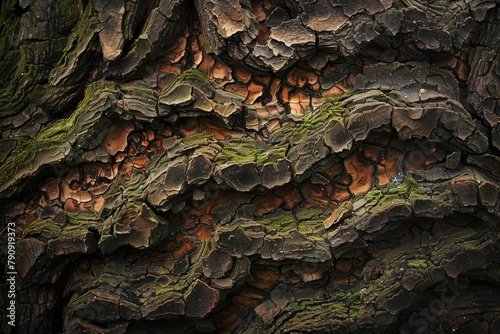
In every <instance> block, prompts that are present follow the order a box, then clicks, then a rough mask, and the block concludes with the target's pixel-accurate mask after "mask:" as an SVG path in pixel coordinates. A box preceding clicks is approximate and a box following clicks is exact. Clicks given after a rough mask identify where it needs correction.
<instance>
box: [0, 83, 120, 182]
mask: <svg viewBox="0 0 500 334" xmlns="http://www.w3.org/2000/svg"><path fill="white" fill-rule="evenodd" d="M116 91H117V90H116V88H115V85H114V84H113V83H104V82H99V83H95V84H92V85H90V86H89V88H88V93H87V95H86V96H85V98H84V99H83V100H82V101H81V103H80V104H79V105H78V107H77V109H76V110H75V112H74V113H73V114H71V116H70V117H68V118H65V119H61V120H58V121H56V122H53V123H51V124H50V125H48V126H46V127H44V128H42V129H41V130H40V132H39V133H38V135H37V136H36V137H34V138H33V139H31V140H29V141H26V142H25V143H24V145H22V147H19V149H16V151H15V153H13V154H11V155H10V156H9V157H8V158H7V159H6V161H5V162H4V163H3V164H2V166H0V185H1V188H0V191H4V190H5V189H6V188H7V186H8V185H11V184H12V183H14V182H15V181H17V180H18V179H19V178H21V177H22V175H19V174H22V173H29V172H33V171H37V170H38V168H39V167H40V166H41V165H43V164H44V163H50V162H57V161H61V160H62V159H63V154H64V153H65V152H68V151H69V150H70V147H71V144H70V143H71V142H74V141H75V140H76V138H77V136H79V135H82V134H84V135H90V133H89V134H87V130H88V129H89V128H91V127H92V125H93V124H94V122H95V118H96V117H101V115H100V114H99V115H96V114H98V110H93V106H94V105H95V104H96V103H102V101H101V100H100V95H101V94H105V93H109V94H114V93H116ZM96 109H99V108H96ZM89 111H91V112H89ZM52 151H57V154H58V155H59V156H56V157H54V152H52ZM46 155H48V156H49V157H46ZM50 157H52V160H51V161H46V162H44V161H41V159H44V158H48V159H50Z"/></svg>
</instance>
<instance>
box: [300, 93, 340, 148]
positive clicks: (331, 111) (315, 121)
mask: <svg viewBox="0 0 500 334" xmlns="http://www.w3.org/2000/svg"><path fill="white" fill-rule="evenodd" d="M345 112H346V109H345V108H344V107H342V106H341V105H340V103H339V102H338V101H329V102H325V103H324V104H323V105H322V106H321V107H320V108H319V109H318V110H316V111H315V112H313V113H310V114H307V115H305V116H304V117H303V118H302V119H300V120H299V124H297V125H296V126H295V127H294V128H293V131H292V133H291V138H290V143H292V144H297V143H299V142H301V141H303V140H304V139H305V138H306V137H307V136H310V135H311V134H313V133H318V132H321V130H323V129H324V128H325V127H326V125H327V124H328V123H330V122H332V121H337V122H341V123H343V120H344V114H345Z"/></svg>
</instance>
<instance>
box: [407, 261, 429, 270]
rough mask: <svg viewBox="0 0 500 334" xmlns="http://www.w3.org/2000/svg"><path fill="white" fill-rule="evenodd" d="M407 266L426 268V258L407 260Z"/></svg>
mask: <svg viewBox="0 0 500 334" xmlns="http://www.w3.org/2000/svg"><path fill="white" fill-rule="evenodd" d="M408 267H410V268H427V261H426V260H416V259H413V260H408Z"/></svg>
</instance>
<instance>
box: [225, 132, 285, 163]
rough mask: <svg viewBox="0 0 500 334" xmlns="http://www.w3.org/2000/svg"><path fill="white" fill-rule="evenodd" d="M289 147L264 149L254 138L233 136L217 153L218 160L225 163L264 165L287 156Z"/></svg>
mask: <svg viewBox="0 0 500 334" xmlns="http://www.w3.org/2000/svg"><path fill="white" fill-rule="evenodd" d="M286 149H287V147H286V146H284V145H281V146H279V145H277V146H276V147H273V148H269V149H264V148H260V147H257V146H256V142H255V140H254V139H252V138H250V137H243V138H231V139H229V140H228V141H227V142H226V143H224V144H223V146H222V151H221V152H220V154H218V155H217V158H216V160H217V162H218V163H220V164H225V163H240V164H245V163H252V162H253V163H255V164H256V165H257V166H259V167H260V166H263V165H264V164H266V163H269V162H276V161H278V160H279V159H283V158H285V153H286Z"/></svg>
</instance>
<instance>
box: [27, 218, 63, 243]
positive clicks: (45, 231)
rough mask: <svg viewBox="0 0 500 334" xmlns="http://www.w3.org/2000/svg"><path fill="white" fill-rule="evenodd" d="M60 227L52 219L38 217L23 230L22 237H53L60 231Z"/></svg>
mask: <svg viewBox="0 0 500 334" xmlns="http://www.w3.org/2000/svg"><path fill="white" fill-rule="evenodd" d="M62 230H63V229H62V227H61V226H59V225H57V224H56V223H55V222H54V219H52V218H47V219H39V220H37V221H34V222H33V223H31V224H30V225H29V226H28V227H27V228H26V229H25V230H24V232H23V237H22V239H25V238H28V237H30V236H37V237H42V238H43V239H46V240H48V239H55V238H57V237H58V236H59V235H60V234H61V232H62Z"/></svg>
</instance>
